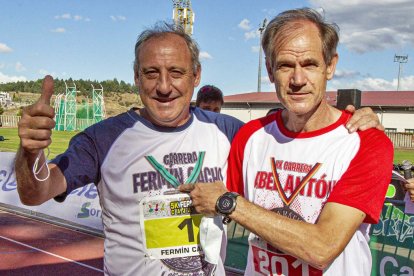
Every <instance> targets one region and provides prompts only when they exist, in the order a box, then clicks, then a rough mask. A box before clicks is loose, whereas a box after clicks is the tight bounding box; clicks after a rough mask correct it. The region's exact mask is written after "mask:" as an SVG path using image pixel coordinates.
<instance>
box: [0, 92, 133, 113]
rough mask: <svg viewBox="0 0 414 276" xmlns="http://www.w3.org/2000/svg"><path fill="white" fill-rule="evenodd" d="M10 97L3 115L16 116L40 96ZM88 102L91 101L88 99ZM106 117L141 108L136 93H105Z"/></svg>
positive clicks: (18, 93)
mask: <svg viewBox="0 0 414 276" xmlns="http://www.w3.org/2000/svg"><path fill="white" fill-rule="evenodd" d="M10 96H11V97H12V99H13V101H14V105H12V106H9V107H6V108H5V110H4V113H3V115H17V114H18V112H19V108H20V107H21V106H27V105H30V104H32V103H34V102H35V101H36V100H37V99H38V98H39V96H40V94H36V93H27V92H17V93H14V92H11V93H10ZM54 99H55V97H54V96H53V97H52V104H53V103H54ZM76 101H77V103H79V104H81V103H82V102H83V101H85V97H84V96H79V97H77V98H76ZM89 101H91V100H90V99H89ZM104 102H105V110H106V116H107V117H111V116H114V115H117V114H119V113H122V112H124V111H127V110H128V109H130V108H131V107H134V106H135V107H141V99H140V97H139V95H138V94H136V93H113V92H109V93H105V96H104Z"/></svg>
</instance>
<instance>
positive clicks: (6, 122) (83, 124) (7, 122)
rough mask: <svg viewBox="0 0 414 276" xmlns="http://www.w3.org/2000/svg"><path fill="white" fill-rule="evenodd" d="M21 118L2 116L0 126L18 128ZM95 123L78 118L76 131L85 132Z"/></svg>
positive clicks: (91, 120)
mask: <svg viewBox="0 0 414 276" xmlns="http://www.w3.org/2000/svg"><path fill="white" fill-rule="evenodd" d="M20 118H21V116H15V115H0V126H3V127H17V124H18V123H19V120H20ZM93 123H94V120H93V119H78V118H76V122H75V125H76V126H77V128H76V129H78V130H84V129H85V128H87V127H88V126H90V125H91V124H93Z"/></svg>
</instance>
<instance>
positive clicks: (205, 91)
mask: <svg viewBox="0 0 414 276" xmlns="http://www.w3.org/2000/svg"><path fill="white" fill-rule="evenodd" d="M223 103H224V100H223V92H221V90H220V89H219V88H218V87H216V86H214V85H204V86H203V87H201V88H200V89H199V90H198V92H197V99H196V106H197V107H199V108H201V109H204V110H209V111H213V112H217V113H220V111H221V106H222V105H223Z"/></svg>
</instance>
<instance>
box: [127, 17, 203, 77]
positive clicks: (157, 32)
mask: <svg viewBox="0 0 414 276" xmlns="http://www.w3.org/2000/svg"><path fill="white" fill-rule="evenodd" d="M168 34H175V35H178V36H180V37H182V38H183V39H184V41H185V43H186V44H187V47H188V50H189V51H190V54H191V61H192V67H193V72H194V74H195V73H196V72H197V70H198V69H199V68H200V67H201V64H200V59H199V55H200V50H199V48H198V45H197V42H196V41H195V40H193V39H192V38H191V36H189V35H188V34H186V33H185V31H184V28H183V27H182V26H181V25H175V24H170V23H167V22H165V21H161V22H158V23H156V24H155V26H154V27H152V28H148V29H146V30H144V31H143V32H142V33H141V34H140V35H139V36H138V39H137V42H136V43H135V60H134V71H135V72H138V69H139V65H140V64H139V59H138V57H139V52H140V51H141V47H142V45H143V44H144V43H145V42H146V41H148V40H150V39H151V38H153V37H163V36H166V35H168Z"/></svg>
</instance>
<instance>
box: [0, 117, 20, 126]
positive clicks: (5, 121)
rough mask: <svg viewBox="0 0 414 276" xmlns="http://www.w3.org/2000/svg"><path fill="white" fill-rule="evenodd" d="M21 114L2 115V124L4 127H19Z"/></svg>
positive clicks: (0, 121)
mask: <svg viewBox="0 0 414 276" xmlns="http://www.w3.org/2000/svg"><path fill="white" fill-rule="evenodd" d="M20 118H21V117H20V116H15V115H0V125H1V126H4V127H17V124H18V123H19V120H20Z"/></svg>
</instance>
